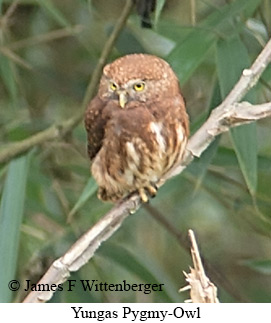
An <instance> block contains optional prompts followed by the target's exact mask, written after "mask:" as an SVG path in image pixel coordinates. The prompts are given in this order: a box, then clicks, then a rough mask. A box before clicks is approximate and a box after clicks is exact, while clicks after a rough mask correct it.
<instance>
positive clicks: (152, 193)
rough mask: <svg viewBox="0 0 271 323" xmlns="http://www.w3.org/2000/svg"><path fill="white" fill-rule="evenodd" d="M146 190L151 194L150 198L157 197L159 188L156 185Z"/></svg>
mask: <svg viewBox="0 0 271 323" xmlns="http://www.w3.org/2000/svg"><path fill="white" fill-rule="evenodd" d="M146 190H147V191H148V193H149V194H150V197H155V196H156V193H157V186H156V185H155V184H151V185H149V186H147V187H146Z"/></svg>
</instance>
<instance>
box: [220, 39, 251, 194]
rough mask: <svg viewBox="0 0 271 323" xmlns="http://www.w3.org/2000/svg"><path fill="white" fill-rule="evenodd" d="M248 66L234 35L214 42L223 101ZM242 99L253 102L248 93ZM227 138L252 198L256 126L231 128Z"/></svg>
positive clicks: (248, 62)
mask: <svg viewBox="0 0 271 323" xmlns="http://www.w3.org/2000/svg"><path fill="white" fill-rule="evenodd" d="M249 66H250V61H249V56H248V53H247V50H246V48H245V46H244V45H243V43H242V41H241V40H240V38H239V37H238V36H235V37H232V38H231V39H224V40H220V41H218V43H217V71H218V79H219V85H220V90H221V95H222V97H223V98H225V97H226V95H227V94H228V93H229V92H230V90H231V89H232V88H233V86H234V84H235V83H236V82H237V81H238V79H239V78H240V76H241V74H242V71H243V69H244V68H247V67H249ZM245 100H248V101H250V102H251V103H253V102H255V98H254V92H253V91H250V93H249V95H247V96H246V98H245ZM230 135H231V139H232V143H233V146H234V149H235V152H236V155H237V158H238V162H239V165H240V168H241V170H242V173H243V176H244V178H245V181H246V184H247V186H248V188H249V191H250V193H251V194H252V195H254V194H255V192H256V187H257V140H256V138H257V135H256V125H255V124H249V125H244V126H240V127H238V128H234V129H231V131H230Z"/></svg>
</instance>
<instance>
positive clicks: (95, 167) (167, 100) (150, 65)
mask: <svg viewBox="0 0 271 323" xmlns="http://www.w3.org/2000/svg"><path fill="white" fill-rule="evenodd" d="M85 128H86V131H87V141H88V155H89V158H90V160H91V161H92V164H91V173H92V176H93V177H94V178H95V180H96V182H97V184H98V186H99V190H98V197H99V198H100V199H101V200H104V201H111V202H117V201H118V200H120V199H121V198H123V197H125V196H127V195H129V194H130V193H131V192H134V191H137V192H138V193H139V195H140V197H141V200H142V202H147V201H148V199H149V197H153V196H155V194H156V191H157V183H158V182H159V179H160V178H161V177H163V175H164V174H165V173H166V172H168V171H169V170H170V169H171V168H172V167H173V166H174V165H175V164H177V163H179V162H180V161H181V159H182V156H183V153H184V150H185V147H186V143H187V138H188V133H189V121H188V116H187V113H186V109H185V103H184V100H183V97H182V94H181V92H180V87H179V82H178V79H177V77H176V75H175V74H174V72H173V70H172V69H171V67H170V66H169V64H168V63H167V62H166V61H164V60H163V59H161V58H158V57H156V56H153V55H147V54H131V55H126V56H123V57H120V58H118V59H117V60H115V61H114V62H112V63H111V64H108V65H106V66H105V67H104V69H103V75H102V77H101V80H100V85H99V89H98V94H97V95H96V97H94V98H93V99H92V101H91V102H90V104H89V106H88V108H87V110H86V112H85Z"/></svg>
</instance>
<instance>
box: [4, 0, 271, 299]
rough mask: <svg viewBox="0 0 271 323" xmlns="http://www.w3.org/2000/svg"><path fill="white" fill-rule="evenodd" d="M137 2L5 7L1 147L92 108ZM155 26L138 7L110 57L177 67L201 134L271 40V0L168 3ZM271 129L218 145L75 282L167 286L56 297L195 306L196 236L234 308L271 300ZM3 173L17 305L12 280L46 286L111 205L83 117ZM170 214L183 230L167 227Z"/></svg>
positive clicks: (259, 97)
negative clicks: (97, 80)
mask: <svg viewBox="0 0 271 323" xmlns="http://www.w3.org/2000/svg"><path fill="white" fill-rule="evenodd" d="M124 2H125V1H124V0H114V1H113V0H110V1H106V0H99V1H98V0H93V1H86V0H85V1H83V0H81V1H71V0H66V1H61V0H55V1H53V0H48V1H46V0H40V1H34V0H21V1H18V3H17V1H7V0H1V1H0V13H1V17H0V80H1V82H0V143H1V148H0V152H1V149H2V148H4V147H6V146H7V145H8V144H10V143H12V142H15V141H19V140H22V139H24V138H28V137H29V136H31V135H33V134H35V133H37V132H39V131H41V130H43V129H46V128H47V127H49V126H50V125H52V124H54V123H55V122H59V121H62V120H65V119H67V118H68V117H71V116H73V115H74V114H75V113H76V112H78V110H79V108H80V106H81V103H82V100H83V97H84V93H85V91H86V87H87V84H88V82H89V78H90V76H91V74H92V72H93V70H94V68H95V66H96V64H97V62H98V60H99V57H100V54H101V51H102V48H103V46H104V44H105V42H106V40H107V38H108V35H109V33H110V32H111V30H112V28H113V26H114V24H115V23H116V20H117V19H118V17H119V15H120V12H121V10H122V8H123V6H124ZM13 9H14V10H13ZM152 21H153V28H152V29H143V28H141V26H140V17H139V16H138V15H137V13H136V11H133V12H132V15H131V16H130V18H129V20H128V23H127V25H126V26H125V27H124V28H123V30H122V33H121V35H120V37H119V39H118V41H117V42H116V44H115V47H114V49H113V51H112V52H111V54H110V57H109V58H108V61H112V60H113V59H115V58H117V57H119V56H121V55H124V54H128V53H133V52H146V53H152V54H155V55H158V56H160V57H163V58H164V59H166V60H167V61H168V62H169V63H170V64H171V65H172V67H173V69H174V70H175V71H176V73H177V75H178V77H179V80H180V83H181V87H182V91H183V94H184V96H185V98H186V102H187V108H188V112H189V115H190V120H191V133H193V132H195V131H196V129H197V128H199V126H200V125H201V124H202V123H203V122H204V120H205V119H206V118H207V116H208V114H209V112H210V110H211V109H212V108H214V107H215V106H216V105H218V104H219V103H220V102H221V100H222V99H223V98H224V97H225V96H226V95H227V93H228V92H229V91H230V89H231V88H232V87H233V85H234V84H235V82H236V81H237V80H238V78H239V76H240V74H241V72H242V69H243V68H245V67H248V66H249V65H250V63H251V62H252V61H253V60H254V59H255V58H256V57H257V54H258V53H259V52H260V51H261V49H262V47H263V46H264V44H265V42H266V41H267V39H268V38H270V34H271V2H270V0H235V1H230V0H212V1H211V0H185V1H178V0H168V1H161V0H157V7H156V11H155V12H154V13H153V16H152ZM270 81H271V69H270V67H268V68H267V69H266V71H265V73H264V74H263V76H262V77H261V79H260V81H259V83H258V84H257V86H256V87H255V89H254V90H252V91H250V93H249V94H248V96H247V97H246V98H245V99H246V100H248V101H250V102H252V103H256V102H257V103H261V102H266V101H270V100H271V86H270V84H271V83H270ZM270 126H271V121H270V120H262V121H259V122H257V124H252V125H248V126H245V127H244V126H242V127H239V128H236V129H234V130H232V131H231V132H230V133H229V134H224V135H223V136H220V137H219V138H217V139H216V140H215V142H214V143H213V144H212V145H211V146H210V147H209V148H208V150H207V151H206V152H205V153H204V155H203V156H202V158H200V159H199V160H195V161H194V162H193V163H192V164H191V165H190V166H189V167H188V168H187V169H186V170H185V172H184V173H182V174H181V175H180V176H177V177H176V178H174V179H172V180H170V181H169V182H168V183H166V185H164V186H163V187H162V188H161V189H160V191H159V193H158V196H157V197H156V198H155V199H153V200H152V201H151V204H150V207H147V208H141V210H140V211H139V212H137V213H136V214H134V215H132V216H130V217H129V218H128V219H127V220H126V221H125V222H124V224H123V226H122V227H121V228H120V229H119V231H118V232H117V233H116V234H115V235H114V236H113V237H112V238H110V240H108V241H107V242H105V243H103V245H102V246H101V248H100V249H99V250H98V251H97V252H96V254H95V257H94V258H93V259H92V260H91V261H90V262H89V263H88V264H86V265H85V266H84V267H83V268H82V269H81V270H79V271H78V272H76V273H73V274H72V276H71V277H70V278H71V279H76V280H80V279H90V280H92V279H97V280H98V281H103V282H109V283H120V282H122V281H123V280H124V279H125V280H126V281H127V282H130V283H155V282H157V283H163V284H165V288H164V292H162V293H161V292H160V293H159V292H156V293H152V294H149V295H145V294H143V293H140V292H136V293H135V292H123V293H122V292H118V293H116V292H95V293H87V292H85V293H82V290H81V289H80V288H78V289H76V290H75V291H74V292H65V291H63V292H57V293H56V294H55V295H54V297H53V299H52V302H182V301H183V300H184V299H187V298H189V296H188V294H187V293H181V294H180V293H178V289H179V288H180V287H182V286H184V285H185V280H184V276H183V274H182V271H183V270H185V271H189V266H190V265H191V258H190V255H189V253H188V252H187V248H185V246H187V242H186V236H187V230H188V229H189V228H192V229H193V230H194V231H195V232H196V235H197V239H198V241H199V245H200V249H201V253H202V255H203V257H204V259H205V261H206V264H207V265H208V266H207V267H208V268H209V267H210V266H211V267H212V270H210V271H209V270H207V274H208V275H209V276H210V278H211V280H212V281H213V282H214V283H216V285H217V287H218V290H219V299H220V301H222V302H243V301H249V302H270V301H271V279H270V274H271V244H270V230H271V185H270V182H271V130H270ZM0 166H1V168H0V194H1V204H0V257H1V258H0V259H1V260H0V262H1V265H0V301H2V302H11V301H16V302H17V301H21V300H22V299H23V298H24V296H25V293H24V291H23V290H22V289H21V290H19V291H18V292H17V293H15V294H14V293H11V292H10V291H9V290H8V288H7V282H8V281H9V280H11V279H15V278H16V279H18V280H19V281H21V283H22V285H23V284H24V281H25V280H26V279H30V280H31V281H32V282H37V280H38V279H39V278H40V277H41V275H42V274H43V273H44V272H45V271H46V269H47V268H48V267H49V265H50V264H51V263H52V261H53V260H54V259H56V258H57V257H59V256H61V255H62V254H63V253H64V252H65V251H66V250H67V249H68V248H69V246H71V244H72V243H74V242H75V241H76V239H77V238H78V237H80V235H81V234H82V233H84V232H85V231H86V230H87V229H88V228H89V227H91V226H92V225H93V224H95V222H96V221H97V220H98V219H99V218H100V217H101V216H102V215H103V214H104V213H105V212H106V211H107V210H109V209H110V207H111V205H110V204H105V203H102V202H100V201H99V200H98V199H97V197H96V185H95V183H94V181H93V179H92V178H91V177H90V174H89V161H88V158H87V155H86V135H85V130H84V128H83V124H82V123H80V125H79V126H77V127H76V128H75V129H74V130H73V131H72V133H70V134H68V135H67V136H65V137H64V138H63V139H62V140H58V141H51V142H46V143H44V144H42V145H41V146H40V147H38V148H37V147H33V149H31V150H30V151H29V152H28V153H27V154H24V155H22V156H20V157H18V158H16V159H13V160H11V161H9V162H8V163H2V164H0ZM157 213H159V215H160V216H163V217H164V218H165V219H166V220H167V221H169V222H170V223H171V226H170V227H168V226H165V225H161V223H159V222H157V220H156V219H155V218H154V217H153V216H154V215H155V214H156V215H157ZM151 215H153V216H151ZM177 236H178V237H179V239H176V237H177ZM214 273H216V274H214Z"/></svg>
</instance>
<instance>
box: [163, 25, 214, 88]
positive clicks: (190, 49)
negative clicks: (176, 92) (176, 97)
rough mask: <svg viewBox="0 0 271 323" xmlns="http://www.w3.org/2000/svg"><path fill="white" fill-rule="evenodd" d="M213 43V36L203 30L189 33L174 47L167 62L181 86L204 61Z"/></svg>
mask: <svg viewBox="0 0 271 323" xmlns="http://www.w3.org/2000/svg"><path fill="white" fill-rule="evenodd" d="M214 41H215V36H214V35H213V34H212V33H210V32H208V31H205V30H200V29H199V30H197V31H193V32H192V33H190V34H189V35H188V36H187V37H186V38H185V40H184V41H183V42H182V43H181V44H178V45H176V47H175V48H174V49H173V51H172V52H171V53H170V54H169V56H168V57H167V61H168V62H169V63H170V65H171V66H172V68H173V70H174V71H175V73H176V74H177V76H178V78H179V81H180V83H181V84H183V83H185V82H186V81H187V80H188V79H189V77H190V76H191V75H192V73H193V72H194V71H195V70H196V68H197V67H198V66H199V65H200V64H201V63H202V61H203V60H204V59H205V56H206V54H207V52H208V51H209V49H210V48H211V47H212V45H213V44H214Z"/></svg>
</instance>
